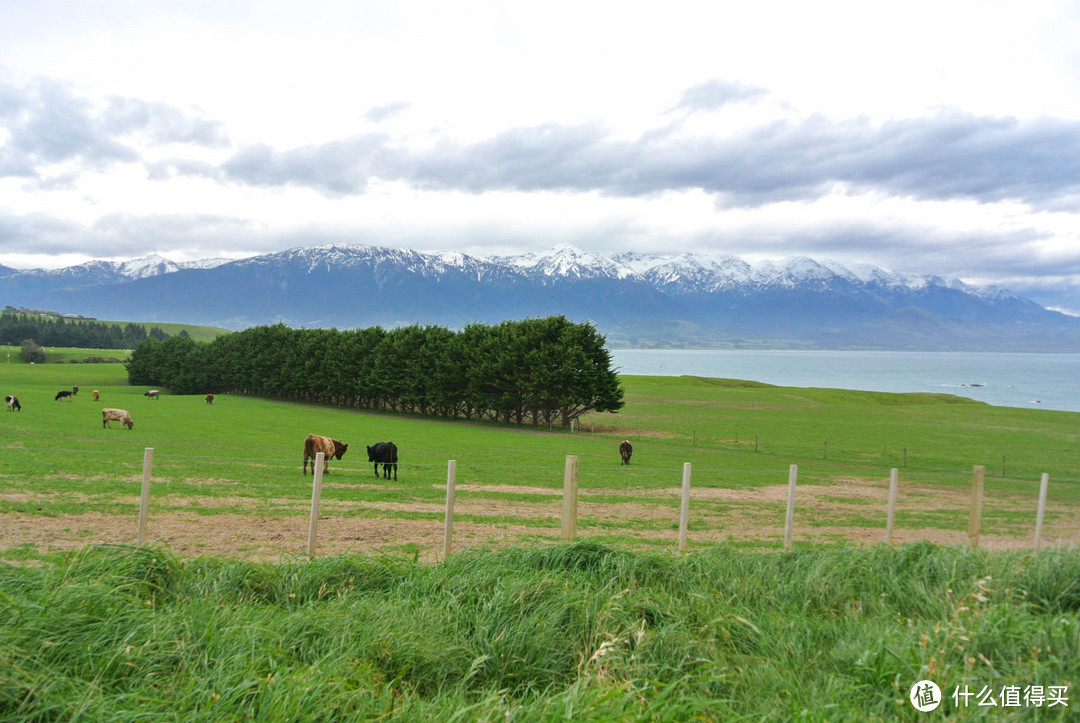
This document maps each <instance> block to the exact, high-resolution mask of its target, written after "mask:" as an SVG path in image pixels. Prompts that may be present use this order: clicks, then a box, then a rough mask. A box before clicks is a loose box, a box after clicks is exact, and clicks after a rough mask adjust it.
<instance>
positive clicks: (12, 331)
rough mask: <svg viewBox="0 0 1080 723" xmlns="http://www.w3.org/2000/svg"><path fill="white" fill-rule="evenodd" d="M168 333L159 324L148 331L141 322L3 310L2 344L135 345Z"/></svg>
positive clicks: (124, 347) (126, 347) (104, 347)
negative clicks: (121, 323)
mask: <svg viewBox="0 0 1080 723" xmlns="http://www.w3.org/2000/svg"><path fill="white" fill-rule="evenodd" d="M168 336H169V335H168V334H166V333H165V332H164V331H162V330H161V329H160V328H158V327H156V326H155V327H151V329H150V331H149V332H147V330H146V328H145V327H144V326H141V325H139V324H131V323H129V324H125V325H120V324H107V323H104V322H100V321H88V320H82V319H65V318H63V317H52V316H39V315H34V314H20V313H14V312H7V311H5V312H2V313H0V344H3V345H5V346H19V345H21V344H23V342H24V341H27V340H31V341H33V342H35V343H36V344H37V345H39V346H45V347H49V346H66V347H76V348H79V349H134V348H135V347H137V346H139V345H140V344H142V343H143V342H145V341H146V340H147V339H157V340H159V341H161V340H164V339H166V338H168Z"/></svg>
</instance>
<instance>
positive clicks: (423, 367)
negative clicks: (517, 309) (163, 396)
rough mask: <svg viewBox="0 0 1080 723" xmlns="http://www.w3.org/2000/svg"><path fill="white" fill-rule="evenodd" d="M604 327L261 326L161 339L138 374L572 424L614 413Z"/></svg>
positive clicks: (557, 323) (139, 363)
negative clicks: (593, 414)
mask: <svg viewBox="0 0 1080 723" xmlns="http://www.w3.org/2000/svg"><path fill="white" fill-rule="evenodd" d="M604 342H605V339H604V337H603V336H602V335H601V334H600V333H599V332H598V331H597V330H596V327H594V326H593V325H592V324H589V323H574V322H571V321H569V320H567V319H566V317H564V316H551V317H547V318H541V319H526V320H523V321H504V322H502V323H500V324H497V325H489V324H469V325H468V326H465V327H464V328H463V329H461V330H460V331H452V330H450V329H447V328H445V327H440V326H430V325H419V324H414V325H412V326H405V327H400V328H395V329H383V328H382V327H378V326H376V327H370V328H364V329H355V330H348V331H338V330H337V329H292V328H289V327H286V326H285V325H283V324H276V325H272V326H258V327H252V328H249V329H246V330H244V331H240V332H237V333H234V334H228V335H224V336H219V337H217V338H216V339H214V340H213V341H209V342H195V341H193V340H191V339H190V338H186V337H179V336H174V337H171V338H169V339H166V340H164V341H158V340H156V339H149V340H147V341H146V342H144V343H143V344H141V345H140V346H139V347H138V348H137V349H135V351H134V352H133V353H132V355H131V358H130V359H129V360H128V361H127V362H125V364H126V365H127V370H128V381H129V382H130V383H131V384H135V385H152V386H162V387H166V388H168V389H170V390H171V391H173V392H176V393H179V394H202V393H207V392H214V393H223V392H226V393H227V392H231V393H240V394H254V395H259V396H270V397H278V398H284V399H293V400H297V401H306V402H316V403H321V404H334V405H340V406H348V407H357V408H362V409H374V410H389V411H397V412H412V413H419V414H423V415H431V416H441V417H457V418H464V419H472V420H483V419H492V420H498V421H502V422H507V423H516V424H533V425H543V426H550V425H561V426H569V425H570V423H571V421H572V420H574V419H576V418H578V417H579V416H581V415H582V414H583V413H585V412H588V411H597V412H609V411H610V412H614V411H617V410H619V409H621V408H622V406H623V389H622V386H621V385H620V384H619V380H618V376H617V375H616V373H615V372H614V370H612V368H611V354H610V353H609V352H608V350H607V349H606V348H605V346H604Z"/></svg>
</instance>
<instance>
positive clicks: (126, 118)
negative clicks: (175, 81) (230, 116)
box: [101, 97, 229, 148]
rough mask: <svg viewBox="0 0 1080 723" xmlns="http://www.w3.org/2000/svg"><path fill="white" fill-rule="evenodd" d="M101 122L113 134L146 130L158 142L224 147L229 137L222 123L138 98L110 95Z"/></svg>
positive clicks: (143, 131) (119, 134)
mask: <svg viewBox="0 0 1080 723" xmlns="http://www.w3.org/2000/svg"><path fill="white" fill-rule="evenodd" d="M101 124H102V127H103V128H105V129H106V130H107V131H108V132H109V133H111V134H113V135H118V136H122V135H127V134H131V133H144V134H146V136H147V137H148V138H150V139H151V140H152V141H154V142H155V143H159V144H166V143H184V144H191V145H197V146H204V147H206V148H221V147H223V146H227V145H228V143H229V141H228V138H227V137H226V135H225V131H224V129H223V128H222V125H221V123H219V122H217V121H213V120H208V119H205V118H194V117H191V116H189V115H188V114H187V113H184V112H183V111H181V110H180V109H179V108H174V107H172V106H169V105H165V104H163V103H148V102H146V101H143V100H139V99H137V98H115V97H114V98H110V99H109V103H108V106H107V107H106V108H105V110H104V111H103V112H102V114H101Z"/></svg>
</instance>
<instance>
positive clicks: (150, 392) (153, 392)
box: [143, 389, 161, 399]
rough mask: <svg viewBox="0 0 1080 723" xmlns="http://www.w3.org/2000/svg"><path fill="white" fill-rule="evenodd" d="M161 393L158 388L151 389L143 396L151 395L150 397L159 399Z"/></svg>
mask: <svg viewBox="0 0 1080 723" xmlns="http://www.w3.org/2000/svg"><path fill="white" fill-rule="evenodd" d="M159 394H161V392H159V391H158V390H157V389H151V390H150V391H148V392H143V396H144V397H149V398H150V399H157V398H158V395H159Z"/></svg>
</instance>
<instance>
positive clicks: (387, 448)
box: [367, 442, 397, 479]
mask: <svg viewBox="0 0 1080 723" xmlns="http://www.w3.org/2000/svg"><path fill="white" fill-rule="evenodd" d="M367 458H368V462H374V463H375V476H376V477H378V476H379V465H380V464H381V465H382V466H383V477H384V478H385V479H390V468H391V467H393V468H394V479H397V445H396V444H394V443H393V442H379V443H377V444H375V445H372V446H371V447H368V448H367Z"/></svg>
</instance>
